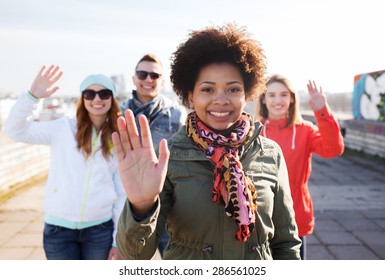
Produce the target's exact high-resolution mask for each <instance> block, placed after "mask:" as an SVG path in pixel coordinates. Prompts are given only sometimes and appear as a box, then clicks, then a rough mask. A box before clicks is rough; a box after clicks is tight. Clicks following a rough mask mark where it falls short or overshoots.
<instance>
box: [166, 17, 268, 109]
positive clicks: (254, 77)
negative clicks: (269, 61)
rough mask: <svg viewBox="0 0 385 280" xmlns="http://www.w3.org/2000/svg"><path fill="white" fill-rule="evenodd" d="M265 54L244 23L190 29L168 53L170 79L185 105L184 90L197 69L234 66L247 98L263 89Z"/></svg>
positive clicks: (192, 83)
mask: <svg viewBox="0 0 385 280" xmlns="http://www.w3.org/2000/svg"><path fill="white" fill-rule="evenodd" d="M265 60H266V58H265V54H264V51H263V49H262V47H261V46H260V44H259V42H258V41H256V40H254V39H252V38H251V36H250V34H249V33H248V32H247V31H246V28H245V27H238V26H237V25H236V24H231V23H230V24H225V25H223V26H221V27H207V28H204V29H202V30H196V31H191V32H190V34H189V37H188V39H187V40H186V41H185V42H183V43H182V44H180V45H179V46H178V48H177V50H176V51H175V52H174V53H173V54H172V57H171V76H170V80H171V83H172V85H173V89H174V91H175V93H176V94H177V95H178V96H179V98H180V99H181V100H182V103H183V104H184V105H185V106H186V107H189V101H188V92H189V91H193V89H194V85H195V82H196V79H197V78H198V74H199V71H200V70H201V69H202V67H205V66H207V65H209V64H213V63H229V64H231V65H234V66H235V67H237V68H238V69H239V71H240V73H241V76H242V78H243V82H244V87H245V94H246V98H247V99H248V100H254V99H256V98H257V97H258V95H259V94H260V93H262V92H263V91H264V90H265V82H266V80H265V79H266V78H265V75H266V61H265Z"/></svg>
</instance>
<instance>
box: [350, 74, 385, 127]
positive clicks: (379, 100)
mask: <svg viewBox="0 0 385 280" xmlns="http://www.w3.org/2000/svg"><path fill="white" fill-rule="evenodd" d="M352 101H353V108H352V109H353V116H354V118H355V119H360V120H374V121H380V122H385V70H381V71H376V72H370V73H364V74H359V75H356V76H355V77H354V89H353V100H352Z"/></svg>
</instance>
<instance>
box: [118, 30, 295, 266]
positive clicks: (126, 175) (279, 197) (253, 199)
mask: <svg viewBox="0 0 385 280" xmlns="http://www.w3.org/2000/svg"><path fill="white" fill-rule="evenodd" d="M265 69H266V66H265V57H264V53H263V50H262V48H261V46H260V45H259V43H258V42H257V41H255V40H253V39H252V38H251V36H250V35H249V34H248V33H247V31H246V30H245V29H244V28H239V27H237V26H236V25H233V24H227V25H224V26H222V27H218V28H215V27H209V28H205V29H202V30H199V31H193V32H192V33H191V34H190V36H189V38H188V39H187V40H186V41H185V42H184V43H182V44H181V45H179V47H178V48H177V50H176V51H175V53H174V54H173V58H172V64H171V81H172V83H173V87H174V90H175V92H176V94H177V95H178V96H179V97H180V98H181V99H182V102H183V104H184V105H185V106H187V107H188V108H190V109H191V110H192V112H191V113H190V114H189V115H188V117H187V120H186V125H185V126H184V127H183V128H182V129H181V130H180V131H179V132H177V133H175V134H174V135H173V136H172V137H171V139H170V140H168V141H166V140H162V141H161V143H160V145H159V150H158V152H157V153H156V152H155V151H154V148H153V146H152V143H151V133H150V130H149V127H148V122H147V120H146V118H145V117H140V118H139V124H140V131H141V136H142V139H140V138H139V133H138V128H137V127H136V125H135V120H134V117H133V113H132V111H130V110H127V111H125V119H124V118H119V119H118V126H119V132H116V133H114V134H113V136H112V139H113V143H114V146H115V151H116V153H117V156H118V159H119V169H120V175H121V178H122V181H123V185H124V187H125V190H126V193H127V195H128V201H127V203H126V205H125V207H124V210H123V212H122V215H121V217H120V220H119V229H118V235H117V242H118V248H119V251H120V252H121V254H122V255H123V256H124V257H125V258H127V259H150V258H151V257H152V256H153V255H154V253H155V250H156V248H157V243H158V242H159V239H160V237H161V236H162V231H163V230H164V229H165V224H166V228H167V231H168V233H169V236H170V239H169V242H168V245H167V247H166V249H165V250H164V252H163V259H206V260H208V259H299V247H300V245H301V241H300V239H299V238H298V234H297V226H296V223H295V220H294V211H293V206H292V199H291V196H290V187H289V183H288V177H287V170H286V165H285V161H284V158H283V155H282V153H281V150H280V148H279V146H278V145H277V144H275V143H274V142H273V141H271V140H268V139H266V138H264V137H260V136H259V132H260V131H261V124H260V123H258V122H257V123H254V121H253V119H252V117H251V116H249V115H248V114H247V113H245V112H244V111H243V109H244V106H245V105H246V102H247V100H250V99H253V98H256V97H257V96H258V93H259V92H261V91H262V90H263V89H264V85H265V78H264V77H265Z"/></svg>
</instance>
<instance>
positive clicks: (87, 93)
mask: <svg viewBox="0 0 385 280" xmlns="http://www.w3.org/2000/svg"><path fill="white" fill-rule="evenodd" d="M82 94H83V98H84V99H86V100H94V98H95V96H96V92H95V91H94V90H91V89H86V90H85V91H83V92H82Z"/></svg>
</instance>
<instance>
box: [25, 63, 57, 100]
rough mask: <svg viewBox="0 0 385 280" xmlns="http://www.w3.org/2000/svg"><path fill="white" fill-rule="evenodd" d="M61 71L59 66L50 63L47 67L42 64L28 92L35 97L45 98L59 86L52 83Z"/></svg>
mask: <svg viewBox="0 0 385 280" xmlns="http://www.w3.org/2000/svg"><path fill="white" fill-rule="evenodd" d="M62 75H63V72H62V71H60V68H59V66H55V65H51V66H50V67H49V68H48V69H46V67H45V66H43V67H42V68H41V69H40V71H39V73H38V74H37V76H36V78H35V80H34V81H33V83H32V86H31V88H30V89H29V92H30V93H31V94H32V95H33V96H34V97H36V98H45V97H49V96H51V95H52V94H54V93H55V92H56V91H57V90H58V89H59V87H58V86H55V87H53V86H54V84H55V83H56V82H57V81H58V80H59V79H60V77H61V76H62Z"/></svg>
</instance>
